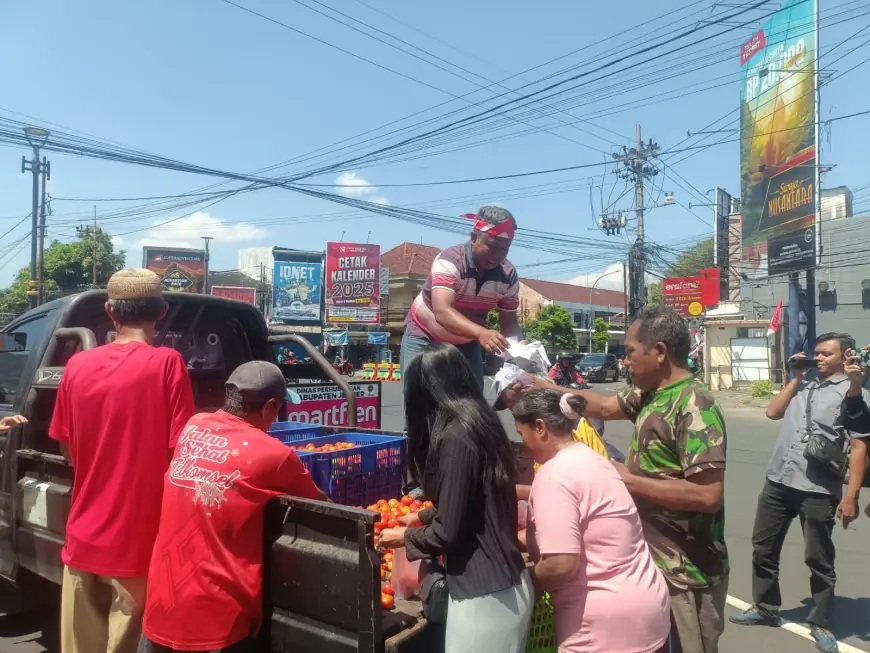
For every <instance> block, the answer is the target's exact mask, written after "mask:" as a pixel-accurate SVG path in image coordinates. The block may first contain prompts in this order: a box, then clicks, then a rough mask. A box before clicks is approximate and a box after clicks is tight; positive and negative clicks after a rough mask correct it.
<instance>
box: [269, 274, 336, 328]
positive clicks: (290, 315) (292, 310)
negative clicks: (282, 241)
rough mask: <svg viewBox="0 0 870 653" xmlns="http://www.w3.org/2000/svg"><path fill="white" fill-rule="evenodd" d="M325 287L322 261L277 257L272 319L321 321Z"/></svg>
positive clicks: (273, 281) (275, 320)
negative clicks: (281, 258) (280, 258)
mask: <svg viewBox="0 0 870 653" xmlns="http://www.w3.org/2000/svg"><path fill="white" fill-rule="evenodd" d="M322 290H323V263H322V262H321V261H319V260H318V261H311V260H278V259H277V258H276V259H275V267H274V269H273V271H272V315H271V320H272V321H273V322H315V323H318V324H319V323H320V317H321V312H320V306H321V299H322V296H323V293H322Z"/></svg>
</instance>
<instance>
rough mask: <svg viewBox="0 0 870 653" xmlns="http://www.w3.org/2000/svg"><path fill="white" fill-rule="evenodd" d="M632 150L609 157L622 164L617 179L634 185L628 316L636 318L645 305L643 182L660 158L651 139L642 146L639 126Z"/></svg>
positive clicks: (636, 128)
mask: <svg viewBox="0 0 870 653" xmlns="http://www.w3.org/2000/svg"><path fill="white" fill-rule="evenodd" d="M635 140H636V143H635V146H634V147H632V148H631V149H628V148H626V147H625V146H623V147H622V152H620V153H616V152H614V153H613V154H612V155H611V156H612V157H613V159H614V161H616V162H618V163H621V164H622V166H621V167H617V169H616V175H617V177H619V178H620V179H623V180H625V181H627V182H629V183H633V184H634V201H635V208H634V211H635V214H636V216H637V226H636V232H637V238H636V239H635V242H634V245H633V246H632V248H631V251H630V252H629V259H628V260H629V266H630V271H629V277H630V279H629V291H630V292H629V294H630V300H629V312H630V316H631V318H635V317H637V315H638V314H639V313H640V311H641V310H642V309H643V306H644V304H646V252H645V251H644V237H645V231H644V224H643V218H644V210H645V205H644V181H645V180H647V179H652V178H653V177H655V176H656V175H657V174H658V172H659V171H658V168H656V166H655V165H653V164H652V163H650V160H651V159H655V158H657V157H658V154H659V145H658V143H654V142H653V140H652V139H650V140H649V142H648V143H644V142H643V137H642V135H641V128H640V125H637V126H636V127H635Z"/></svg>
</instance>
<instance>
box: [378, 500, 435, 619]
mask: <svg viewBox="0 0 870 653" xmlns="http://www.w3.org/2000/svg"><path fill="white" fill-rule="evenodd" d="M431 507H432V502H431V501H417V500H416V499H414V498H412V497H409V496H407V495H406V496H404V497H402V498H401V499H389V500H387V499H381V500H379V501H378V502H376V503H373V504H372V505H370V506H366V509H367V510H371V511H372V512H375V513H380V515H381V518H380V519H379V520H378V521H377V522H375V551H377V553H378V556H379V557H380V559H381V606H382V607H383V608H384V609H386V610H392V609H393V608H394V607H395V606H396V600H395V590H394V589H393V585H392V583H391V580H392V575H393V550H392V549H384V548H382V547H380V546H378V539H379V538H380V533H381V531H383V530H385V529H387V528H397V527H399V526H401V524H400V523H399V519H401V518H402V517H404V516H405V515H416V514H417V513H418V512H420V511H421V510H426V509H428V508H431Z"/></svg>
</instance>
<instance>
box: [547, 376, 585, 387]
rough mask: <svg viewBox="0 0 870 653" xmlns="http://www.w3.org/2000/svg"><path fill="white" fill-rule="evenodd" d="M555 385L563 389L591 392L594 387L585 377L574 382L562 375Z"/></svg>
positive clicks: (555, 381)
mask: <svg viewBox="0 0 870 653" xmlns="http://www.w3.org/2000/svg"><path fill="white" fill-rule="evenodd" d="M553 383H554V384H556V385H557V386H559V387H561V388H571V389H572V390H589V389H590V388H591V387H592V386H591V385H590V383H589V381H587V380H586V377H584V376H580V377H579V379H577V380H574V379H571V378H570V377H566V376H565V375H564V374H562V375H560V376H559V378H557V379H555V380H554V381H553Z"/></svg>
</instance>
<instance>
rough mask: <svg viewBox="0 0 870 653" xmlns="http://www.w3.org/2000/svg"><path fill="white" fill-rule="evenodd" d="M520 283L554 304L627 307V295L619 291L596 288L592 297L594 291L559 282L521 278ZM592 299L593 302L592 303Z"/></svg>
mask: <svg viewBox="0 0 870 653" xmlns="http://www.w3.org/2000/svg"><path fill="white" fill-rule="evenodd" d="M520 282H521V283H523V284H525V285H526V286H528V287H529V288H531V289H532V290H534V291H535V292H536V293H538V294H539V295H541V296H543V297H544V298H545V299H549V300H550V301H554V302H565V303H568V304H592V305H593V306H612V307H614V308H624V307H625V294H624V293H621V292H619V291H617V290H607V289H606V288H596V289H595V295H594V296H592V289H591V288H586V287H585V286H575V285H574V284H573V283H559V282H557V281H541V280H540V279H525V278H521V279H520ZM590 299H592V301H590Z"/></svg>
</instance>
